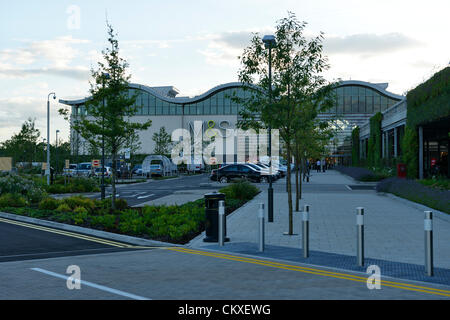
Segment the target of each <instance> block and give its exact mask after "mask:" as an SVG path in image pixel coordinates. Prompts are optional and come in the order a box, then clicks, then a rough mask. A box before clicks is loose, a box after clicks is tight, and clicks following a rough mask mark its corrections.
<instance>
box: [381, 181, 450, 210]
mask: <svg viewBox="0 0 450 320" xmlns="http://www.w3.org/2000/svg"><path fill="white" fill-rule="evenodd" d="M376 189H377V192H388V193H392V194H395V195H396V196H399V197H402V198H405V199H408V200H411V201H414V202H417V203H420V204H423V205H425V206H427V207H430V208H433V209H436V210H439V211H443V212H445V213H448V214H450V190H438V189H436V188H432V187H428V186H425V185H423V184H421V183H419V182H417V181H415V180H410V179H399V178H388V179H385V180H383V181H381V182H380V183H378V185H377V188H376Z"/></svg>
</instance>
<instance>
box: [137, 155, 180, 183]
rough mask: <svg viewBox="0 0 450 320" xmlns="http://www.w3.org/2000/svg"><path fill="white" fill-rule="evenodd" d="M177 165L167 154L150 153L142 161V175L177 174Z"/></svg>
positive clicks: (162, 175)
mask: <svg viewBox="0 0 450 320" xmlns="http://www.w3.org/2000/svg"><path fill="white" fill-rule="evenodd" d="M176 172H177V167H176V166H175V165H174V164H173V163H172V161H171V160H170V159H169V158H167V157H166V156H161V155H150V156H147V157H146V158H145V159H144V161H143V162H142V175H144V176H147V177H148V178H149V177H151V176H152V175H153V176H161V177H164V176H170V175H173V174H176Z"/></svg>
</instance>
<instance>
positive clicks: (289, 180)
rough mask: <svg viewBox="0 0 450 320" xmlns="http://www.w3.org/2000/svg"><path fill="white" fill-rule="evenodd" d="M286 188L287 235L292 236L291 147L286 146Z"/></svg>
mask: <svg viewBox="0 0 450 320" xmlns="http://www.w3.org/2000/svg"><path fill="white" fill-rule="evenodd" d="M287 158H288V166H287V176H288V179H287V187H288V205H289V235H293V234H294V232H293V217H292V184H291V160H292V159H291V146H290V144H288V145H287Z"/></svg>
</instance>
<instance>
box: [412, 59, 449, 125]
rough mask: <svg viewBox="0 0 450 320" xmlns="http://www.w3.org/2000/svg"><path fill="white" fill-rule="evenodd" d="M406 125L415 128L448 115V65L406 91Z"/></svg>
mask: <svg viewBox="0 0 450 320" xmlns="http://www.w3.org/2000/svg"><path fill="white" fill-rule="evenodd" d="M406 99H407V102H408V116H407V117H408V125H409V126H411V127H412V128H416V127H417V126H418V125H424V124H427V123H430V122H433V121H436V120H440V119H443V118H446V117H449V116H450V67H447V68H445V69H443V70H441V71H439V72H437V73H436V74H434V75H433V76H432V77H431V78H430V79H429V80H427V81H426V82H424V83H422V84H421V85H419V86H417V87H416V88H415V89H413V90H411V91H409V92H408V94H407V96H406Z"/></svg>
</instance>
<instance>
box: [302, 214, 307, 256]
mask: <svg viewBox="0 0 450 320" xmlns="http://www.w3.org/2000/svg"><path fill="white" fill-rule="evenodd" d="M302 241H303V258H308V257H309V205H305V207H304V210H303V219H302Z"/></svg>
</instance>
